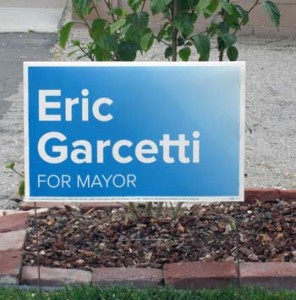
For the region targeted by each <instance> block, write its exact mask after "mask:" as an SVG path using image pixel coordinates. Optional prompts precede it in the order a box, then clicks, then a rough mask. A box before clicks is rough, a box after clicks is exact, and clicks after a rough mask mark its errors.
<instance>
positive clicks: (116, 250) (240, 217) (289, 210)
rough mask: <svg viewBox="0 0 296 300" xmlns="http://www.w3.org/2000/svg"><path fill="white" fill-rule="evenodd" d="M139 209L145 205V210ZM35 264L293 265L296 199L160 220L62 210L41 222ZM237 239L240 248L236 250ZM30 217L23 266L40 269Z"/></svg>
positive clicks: (201, 208)
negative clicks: (230, 263) (251, 263)
mask: <svg viewBox="0 0 296 300" xmlns="http://www.w3.org/2000/svg"><path fill="white" fill-rule="evenodd" d="M143 210H144V208H143ZM38 224H39V225H38V226H39V231H38V232H39V253H40V263H41V265H43V266H46V267H60V268H76V269H84V270H91V269H92V268H97V267H153V268H162V266H163V264H164V263H169V262H178V261H235V260H236V258H237V254H238V256H239V259H240V260H241V261H252V262H257V261H262V262H266V261H278V262H296V201H294V202H285V201H270V202H264V203H262V202H256V203H250V204H246V203H240V204H237V203H236V204H233V203H227V204H225V203H223V204H221V203H217V204H210V205H194V206H192V207H187V208H183V209H182V211H181V213H180V214H179V217H178V218H177V219H176V220H172V219H171V210H170V208H169V207H167V208H166V209H164V211H163V214H162V215H161V217H160V218H154V217H152V218H148V217H145V213H144V212H143V213H142V214H140V216H139V218H138V219H137V220H133V219H132V216H131V215H130V212H129V210H127V209H126V208H125V207H122V208H117V209H114V208H113V209H104V210H99V209H94V208H93V209H88V210H86V211H85V210H84V209H82V210H80V209H78V208H75V207H70V206H65V208H64V209H58V208H55V209H50V211H49V213H48V214H46V215H43V216H41V217H39V218H38ZM236 229H237V230H236ZM236 242H238V247H237V246H236V245H237V243H236ZM36 257H37V238H36V224H35V220H34V218H32V217H31V219H30V223H29V228H28V238H27V242H26V245H25V252H24V265H27V266H32V265H33V266H34V265H37V258H36Z"/></svg>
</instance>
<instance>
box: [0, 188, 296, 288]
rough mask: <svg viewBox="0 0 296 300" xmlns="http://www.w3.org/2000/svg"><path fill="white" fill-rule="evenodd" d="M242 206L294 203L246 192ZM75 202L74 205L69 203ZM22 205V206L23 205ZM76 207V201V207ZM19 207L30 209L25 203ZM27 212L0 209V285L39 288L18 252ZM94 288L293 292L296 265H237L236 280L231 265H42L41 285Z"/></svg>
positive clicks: (295, 197)
mask: <svg viewBox="0 0 296 300" xmlns="http://www.w3.org/2000/svg"><path fill="white" fill-rule="evenodd" d="M245 199H246V202H247V203H254V202H255V201H263V202H266V201H274V200H279V199H280V200H284V201H296V190H278V189H246V190H245ZM73 204H74V203H73ZM26 205H27V203H26ZM69 205H71V204H70V203H58V204H57V203H52V202H47V203H46V204H45V203H44V202H41V203H38V205H37V207H42V209H40V210H38V211H37V213H40V214H41V213H44V212H47V210H46V209H44V207H45V208H50V207H55V206H59V207H63V206H69ZM75 205H76V203H75ZM79 206H80V208H83V209H85V210H86V211H87V210H89V209H93V208H98V209H110V208H111V209H112V208H115V207H121V205H120V204H118V203H114V204H113V205H110V203H90V204H87V205H84V204H80V205H79ZM22 207H23V208H26V209H30V206H29V205H27V206H26V207H25V204H23V206H22ZM30 214H32V211H27V212H24V211H22V212H20V211H0V240H1V244H0V286H6V285H12V286H31V287H35V286H38V268H37V267H26V266H25V267H22V251H23V249H24V244H25V240H26V229H27V224H28V220H29V216H30ZM74 283H78V284H95V285H98V286H101V287H106V286H112V285H120V286H134V287H136V288H143V287H159V286H173V287H175V288H180V289H200V288H217V287H224V286H225V285H237V284H241V285H252V286H262V287H265V288H269V289H283V288H284V289H296V263H293V262H257V263H252V262H245V263H240V276H239V274H238V268H237V264H236V263H235V262H179V263H169V264H166V265H165V266H164V268H163V270H161V269H153V268H96V269H93V270H92V271H82V270H77V269H61V268H45V267H41V285H42V286H45V287H60V286H65V285H68V284H74Z"/></svg>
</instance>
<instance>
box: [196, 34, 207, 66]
mask: <svg viewBox="0 0 296 300" xmlns="http://www.w3.org/2000/svg"><path fill="white" fill-rule="evenodd" d="M192 41H193V44H194V46H195V48H196V50H197V52H198V53H199V61H208V60H209V58H210V51H211V42H210V39H209V37H208V36H206V35H203V34H198V35H195V36H194V37H193V38H192Z"/></svg>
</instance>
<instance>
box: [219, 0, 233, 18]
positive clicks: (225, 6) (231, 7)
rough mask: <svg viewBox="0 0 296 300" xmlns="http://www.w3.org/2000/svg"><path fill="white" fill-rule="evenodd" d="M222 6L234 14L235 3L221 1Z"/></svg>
mask: <svg viewBox="0 0 296 300" xmlns="http://www.w3.org/2000/svg"><path fill="white" fill-rule="evenodd" d="M221 7H222V8H223V9H224V10H225V11H226V12H227V13H228V14H230V15H231V14H233V4H231V3H229V2H224V1H222V2H221Z"/></svg>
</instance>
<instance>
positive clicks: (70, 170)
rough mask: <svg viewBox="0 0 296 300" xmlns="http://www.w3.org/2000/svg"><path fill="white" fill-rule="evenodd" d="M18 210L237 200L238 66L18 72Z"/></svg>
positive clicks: (241, 84) (54, 66)
mask: <svg viewBox="0 0 296 300" xmlns="http://www.w3.org/2000/svg"><path fill="white" fill-rule="evenodd" d="M24 80H25V84H24V91H25V104H24V105H25V143H26V144H25V166H26V167H25V175H26V191H25V200H26V201H37V200H38V201H43V200H45V201H46V200H47V201H48V200H49V201H66V200H69V201H75V200H77V201H100V200H101V201H106V200H109V201H131V200H135V201H138V200H141V201H143V200H144V201H149V200H150V201H151V200H153V201H156V200H161V201H163V200H180V201H184V200H185V201H221V200H225V201H227V200H232V201H241V200H243V177H244V176H243V174H244V170H243V169H244V166H243V165H244V160H243V156H244V154H243V152H244V151H243V148H244V144H243V143H244V93H245V91H244V90H245V65H244V63H45V62H44V63H43V62H42V63H25V66H24Z"/></svg>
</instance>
